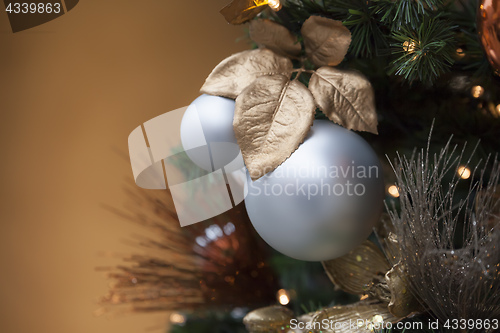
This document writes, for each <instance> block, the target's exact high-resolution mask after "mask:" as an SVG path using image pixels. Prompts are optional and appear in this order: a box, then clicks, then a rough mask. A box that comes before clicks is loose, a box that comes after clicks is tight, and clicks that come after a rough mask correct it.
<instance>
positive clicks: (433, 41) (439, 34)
mask: <svg viewBox="0 0 500 333" xmlns="http://www.w3.org/2000/svg"><path fill="white" fill-rule="evenodd" d="M454 28H455V27H452V26H450V25H449V22H447V21H444V20H440V19H438V18H432V19H428V18H425V19H424V21H423V22H422V23H421V24H420V26H419V27H418V28H417V29H413V28H410V26H402V27H401V29H400V30H398V31H395V32H393V38H394V41H395V43H393V44H391V46H392V47H394V50H393V52H392V53H393V54H394V55H399V57H398V58H397V59H395V60H394V62H393V64H392V67H391V69H390V71H389V73H390V74H396V75H400V76H403V77H404V78H405V79H406V80H408V81H410V82H413V81H416V80H418V81H421V82H426V83H431V82H432V81H433V80H434V79H435V78H437V77H439V76H441V75H442V74H443V73H445V72H447V71H448V69H449V68H450V66H451V64H453V56H454V55H455V54H456V49H455V47H454V44H455V43H454V42H455V41H454V34H453V29H454ZM401 45H403V47H401ZM420 68H426V70H425V71H422V70H420Z"/></svg>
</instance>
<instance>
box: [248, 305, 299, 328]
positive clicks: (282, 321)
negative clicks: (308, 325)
mask: <svg viewBox="0 0 500 333" xmlns="http://www.w3.org/2000/svg"><path fill="white" fill-rule="evenodd" d="M293 317H294V316H293V312H292V311H291V310H290V309H288V308H285V307H284V306H269V307H267V308H261V309H257V310H255V311H252V312H250V313H249V314H247V315H246V316H245V318H244V319H243V323H244V324H245V326H246V328H247V330H248V331H249V332H250V333H269V332H273V333H274V332H286V331H287V330H288V328H289V327H290V321H291V320H292V319H293Z"/></svg>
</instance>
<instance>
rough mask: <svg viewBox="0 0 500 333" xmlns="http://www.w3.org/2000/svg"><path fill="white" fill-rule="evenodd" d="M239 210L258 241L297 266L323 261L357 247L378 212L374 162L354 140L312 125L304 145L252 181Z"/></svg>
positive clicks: (380, 191)
mask: <svg viewBox="0 0 500 333" xmlns="http://www.w3.org/2000/svg"><path fill="white" fill-rule="evenodd" d="M245 191H246V192H247V193H246V198H245V205H246V208H247V211H248V215H249V217H250V220H251V222H252V224H253V226H254V227H255V229H256V230H257V232H258V233H259V235H260V236H261V237H262V238H263V239H264V240H265V241H266V242H267V243H268V244H269V245H270V246H272V247H273V248H274V249H276V250H277V251H279V252H281V253H283V254H285V255H287V256H289V257H292V258H295V259H299V260H305V261H326V260H330V259H334V258H337V257H340V256H342V255H344V254H346V253H348V252H349V251H350V250H352V249H353V248H355V247H356V246H358V245H359V244H361V243H362V242H363V241H364V240H365V239H366V238H367V237H368V236H369V235H370V233H371V231H372V228H373V226H374V225H375V223H376V221H377V220H378V219H379V217H380V214H381V212H382V207H383V199H384V182H383V179H382V167H381V165H380V161H379V159H378V157H377V155H376V154H375V152H374V151H373V149H372V148H371V147H370V145H369V144H368V143H367V142H366V141H365V140H363V139H362V138H361V137H360V136H359V135H357V134H355V133H354V132H352V131H349V130H347V129H345V128H343V127H341V126H338V125H335V124H333V123H332V122H330V121H326V120H316V121H314V124H313V127H312V129H311V131H310V133H309V135H308V136H307V138H306V140H305V141H304V143H302V144H301V145H300V147H299V148H298V149H297V150H296V151H295V152H294V153H293V154H292V155H291V156H290V158H289V159H287V160H286V161H285V162H284V163H283V164H282V165H280V166H279V167H278V168H276V170H274V171H273V172H271V173H269V174H267V175H265V176H264V177H262V178H260V179H258V180H257V181H255V182H254V181H252V180H251V178H250V176H249V175H247V183H246V186H245Z"/></svg>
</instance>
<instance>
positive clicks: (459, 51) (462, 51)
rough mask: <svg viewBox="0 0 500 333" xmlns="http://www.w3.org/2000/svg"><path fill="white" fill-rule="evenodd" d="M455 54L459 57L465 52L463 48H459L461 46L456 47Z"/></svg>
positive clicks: (463, 55)
mask: <svg viewBox="0 0 500 333" xmlns="http://www.w3.org/2000/svg"><path fill="white" fill-rule="evenodd" d="M457 56H459V57H460V58H463V57H465V52H464V50H463V49H461V48H458V49H457Z"/></svg>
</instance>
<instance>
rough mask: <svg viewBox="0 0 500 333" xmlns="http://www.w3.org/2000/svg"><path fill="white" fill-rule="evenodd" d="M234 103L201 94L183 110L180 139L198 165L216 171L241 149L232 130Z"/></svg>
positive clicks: (187, 152) (226, 99) (185, 149)
mask: <svg viewBox="0 0 500 333" xmlns="http://www.w3.org/2000/svg"><path fill="white" fill-rule="evenodd" d="M234 105H235V102H234V100H232V99H228V98H224V97H218V96H210V95H201V96H200V97H198V98H197V99H196V100H194V102H193V103H191V105H189V107H188V108H187V109H186V112H185V113H184V116H183V117H182V122H181V142H182V147H183V149H184V151H185V152H186V154H187V155H188V156H189V158H190V159H191V161H193V162H194V163H195V164H196V165H197V166H199V167H200V168H202V169H204V170H207V171H215V170H218V169H221V168H223V167H224V166H226V165H228V164H229V163H230V162H231V161H233V160H234V159H235V158H236V157H237V156H238V155H239V152H240V149H239V147H238V144H237V142H236V137H235V136H234V131H233V117H234Z"/></svg>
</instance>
